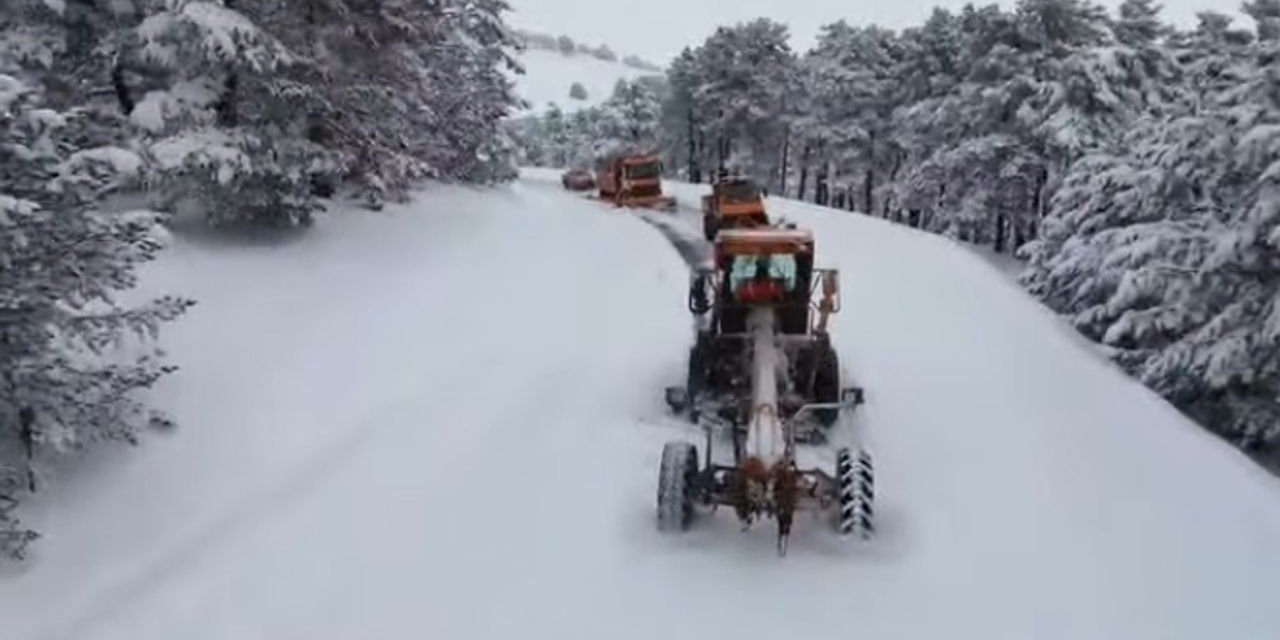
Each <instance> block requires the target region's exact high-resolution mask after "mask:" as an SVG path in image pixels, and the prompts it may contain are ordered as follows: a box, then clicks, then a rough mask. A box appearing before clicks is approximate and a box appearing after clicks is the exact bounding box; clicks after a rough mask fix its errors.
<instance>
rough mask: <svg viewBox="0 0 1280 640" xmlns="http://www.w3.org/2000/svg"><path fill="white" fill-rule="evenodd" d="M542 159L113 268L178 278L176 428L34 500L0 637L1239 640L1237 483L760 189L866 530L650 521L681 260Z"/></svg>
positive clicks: (936, 289)
mask: <svg viewBox="0 0 1280 640" xmlns="http://www.w3.org/2000/svg"><path fill="white" fill-rule="evenodd" d="M556 175H557V174H556V172H549V171H530V172H528V177H527V178H526V179H525V180H524V181H522V182H521V183H518V184H516V185H515V186H513V187H510V188H503V189H495V190H490V191H472V190H465V189H455V188H441V189H436V190H433V191H431V192H429V193H427V194H424V196H423V199H422V200H421V202H419V203H417V204H415V205H413V206H410V207H404V208H398V209H390V210H388V212H386V213H383V214H370V213H365V212H349V213H345V214H343V215H341V216H330V217H327V218H325V219H323V220H321V222H320V225H319V227H318V228H317V229H316V230H315V231H314V232H313V233H311V234H309V235H308V236H307V237H304V238H303V239H301V240H299V241H297V242H296V243H292V244H288V245H283V246H257V247H246V246H212V245H211V244H210V243H209V242H207V241H205V242H196V241H192V240H185V241H180V242H179V244H178V246H177V247H176V248H175V249H174V250H173V251H171V252H170V253H169V254H168V255H167V256H166V257H165V258H164V259H163V261H162V262H161V263H160V264H159V265H158V269H157V270H156V272H155V273H154V274H152V275H151V279H150V283H151V286H152V287H155V288H159V289H165V290H178V291H182V292H184V293H187V294H189V295H193V296H195V297H197V298H199V299H200V306H199V307H197V308H196V309H194V310H193V311H192V312H191V314H190V316H189V317H188V318H185V319H184V320H183V321H181V322H180V323H179V325H178V326H177V327H175V329H174V330H173V331H171V332H170V333H169V335H168V337H169V344H170V346H171V351H172V353H173V356H174V358H175V359H176V360H177V361H178V362H179V363H180V364H181V365H183V367H184V369H183V370H182V371H181V372H180V373H179V374H177V375H176V376H175V377H174V378H173V379H172V380H171V381H169V383H168V384H166V386H165V387H164V388H162V389H160V394H161V395H162V396H163V397H164V398H165V400H166V402H167V403H168V404H169V405H170V406H171V407H172V409H173V410H174V412H175V413H176V414H177V417H178V418H179V419H180V420H181V422H182V428H181V429H180V430H179V431H178V432H177V433H176V434H174V436H173V437H172V438H170V439H153V440H150V441H148V442H147V443H146V445H145V446H144V447H142V448H141V450H139V451H136V452H131V454H129V455H127V456H125V457H124V459H123V461H112V464H111V465H103V466H104V468H101V469H96V470H91V471H87V472H85V473H84V474H82V475H81V476H80V477H77V478H73V479H71V480H69V481H68V483H66V484H64V485H63V487H62V488H61V489H60V490H59V492H58V494H57V495H52V496H49V497H48V498H47V502H48V504H49V505H55V506H49V507H48V508H47V509H45V510H44V511H41V512H38V513H37V514H35V515H36V517H35V518H34V520H36V522H35V524H38V525H41V526H43V527H45V528H46V529H47V530H48V532H49V535H48V538H47V539H46V540H44V541H42V543H41V545H40V547H39V548H40V555H39V556H38V557H37V558H36V559H35V560H34V561H33V563H32V565H31V566H30V567H28V568H27V570H26V572H25V574H24V575H16V576H11V577H7V578H4V582H0V637H2V638H5V639H6V640H7V639H9V638H20V639H23V640H26V639H32V640H35V639H44V638H59V639H61V638H67V639H71V638H77V639H80V638H82V639H95V640H113V639H121V640H124V639H128V640H160V639H165V640H168V639H172V638H183V639H184V640H186V639H190V640H198V639H215V638H216V639H219V640H226V639H231V638H234V639H236V640H253V639H259V638H261V639H268V638H270V639H272V640H280V639H295V638H296V639H308V640H310V639H314V638H378V639H380V640H381V639H389V638H405V639H409V638H415V639H416V638H530V639H533V638H619V639H632V638H634V639H637V640H653V639H655V638H701V637H709V636H714V637H733V638H761V639H763V638H770V639H776V638H835V637H849V638H855V637H856V638H886V639H889V638H920V639H925V638H928V639H930V640H933V639H939V638H983V639H984V640H985V639H991V638H1011V639H1012V638H1033V637H1034V638H1091V639H1100V638H1115V639H1126V640H1129V639H1133V638H1160V639H1162V640H1163V639H1173V638H1210V637H1214V638H1216V637H1222V638H1233V639H1234V638H1260V639H1261V638H1270V637H1274V630H1275V621H1274V615H1273V613H1272V611H1273V605H1274V602H1273V601H1274V585H1275V581H1276V577H1277V576H1280V490H1278V489H1277V483H1276V482H1275V481H1274V480H1273V479H1272V478H1270V477H1269V476H1266V475H1265V474H1263V473H1262V472H1260V471H1257V470H1256V469H1255V468H1254V467H1253V466H1252V465H1251V464H1250V463H1249V462H1248V461H1246V460H1244V459H1243V458H1242V457H1241V456H1239V455H1237V454H1235V453H1234V452H1233V451H1231V450H1230V449H1229V448H1227V447H1226V446H1224V445H1221V444H1219V443H1217V442H1216V441H1214V440H1213V439H1212V438H1211V437H1209V436H1207V435H1205V434H1204V433H1203V432H1202V431H1200V430H1199V429H1198V428H1196V427H1195V426H1193V425H1191V424H1189V423H1188V422H1186V421H1185V420H1183V419H1182V418H1181V417H1179V416H1178V415H1177V414H1176V413H1175V412H1173V411H1172V410H1171V409H1169V408H1168V407H1167V406H1166V405H1164V404H1163V403H1162V402H1160V401H1159V400H1158V399H1157V398H1155V397H1154V396H1153V395H1152V394H1150V393H1147V392H1146V391H1145V390H1143V389H1142V388H1141V387H1139V386H1137V385H1136V384H1134V383H1132V382H1130V381H1128V380H1127V379H1125V378H1124V377H1123V376H1122V375H1121V374H1119V373H1118V372H1117V371H1115V370H1114V369H1113V368H1111V367H1110V366H1109V365H1107V364H1106V363H1104V362H1102V361H1100V360H1098V359H1097V358H1096V357H1095V356H1093V355H1092V354H1090V353H1088V352H1087V351H1085V350H1083V349H1081V348H1080V347H1079V346H1078V345H1077V344H1076V341H1075V340H1073V339H1072V338H1071V336H1069V335H1068V334H1067V333H1065V332H1064V331H1063V330H1062V328H1061V326H1060V324H1059V323H1058V322H1057V321H1056V320H1055V319H1054V318H1053V317H1052V316H1051V315H1050V314H1048V313H1047V312H1045V311H1043V310H1042V309H1041V308H1039V307H1038V306H1037V305H1035V304H1034V303H1033V302H1032V301H1031V300H1029V299H1028V298H1027V297H1025V296H1024V295H1022V293H1021V292H1019V291H1018V290H1017V289H1016V288H1015V287H1014V286H1013V285H1012V284H1010V283H1008V282H1007V281H1006V280H1005V279H1004V278H1003V276H1001V275H1000V274H999V273H998V272H997V271H996V270H995V269H994V268H992V267H990V266H988V265H987V264H985V263H984V262H983V261H982V260H981V259H980V258H977V257H975V256H973V255H972V254H970V253H969V252H967V251H965V250H963V249H961V248H959V247H956V246H954V245H952V244H950V243H949V242H947V241H945V240H942V239H939V238H933V237H927V236H923V235H920V234H916V233H913V232H910V231H908V230H905V229H902V228H898V227H893V226H890V225H888V224H886V223H882V222H879V221H877V220H873V219H870V218H866V217H863V216H858V215H852V214H843V213H838V212H829V211H824V210H818V209H814V208H810V207H806V206H803V205H797V204H794V203H787V202H784V201H780V200H777V199H771V200H770V201H769V207H770V210H771V212H773V213H775V214H782V215H785V216H787V217H789V218H792V219H793V220H794V221H796V222H798V223H800V224H802V225H804V226H810V227H811V228H813V229H814V230H815V231H816V233H817V237H818V246H819V252H820V256H819V261H820V262H823V263H825V264H827V265H830V266H836V267H839V268H840V269H841V275H842V284H843V298H844V308H843V310H842V312H841V313H840V314H839V315H838V316H837V317H836V318H835V328H834V331H835V336H834V337H835V341H836V345H837V347H838V348H839V350H840V355H841V359H842V361H843V363H844V364H845V366H846V368H847V369H848V371H849V373H850V374H852V375H853V376H854V377H855V379H856V382H857V383H858V384H861V385H863V386H865V387H866V388H867V394H868V404H867V405H866V406H864V407H861V408H860V410H862V411H863V414H862V416H861V418H860V419H861V420H862V421H863V424H865V425H866V426H867V427H868V428H869V430H870V431H869V435H870V438H871V445H872V447H873V452H874V453H875V455H876V466H877V470H878V472H879V476H878V479H877V484H878V491H877V497H878V500H879V503H878V509H877V514H878V516H879V518H880V520H879V525H880V531H879V537H878V538H877V539H875V540H873V541H871V542H870V543H869V544H863V543H859V542H857V541H855V540H841V539H838V538H837V537H835V536H834V534H833V533H831V531H830V528H829V525H827V524H826V523H825V522H814V521H811V520H810V519H808V518H799V519H797V522H796V527H795V531H794V534H793V537H792V540H791V544H790V552H789V555H788V556H787V557H786V558H782V559H780V558H779V557H778V556H777V555H776V554H775V552H774V547H773V535H774V530H773V527H772V526H771V525H768V524H766V525H763V526H758V527H757V528H755V529H753V530H751V531H749V532H747V533H740V532H739V531H738V524H737V522H736V520H734V518H733V516H732V514H730V513H726V512H724V511H722V512H721V513H719V514H716V515H715V516H711V515H703V516H702V517H700V518H699V519H698V520H697V521H696V524H695V527H694V529H693V530H692V531H690V532H688V533H686V534H683V535H678V536H661V535H659V534H658V533H657V531H656V530H655V524H654V497H655V488H656V473H657V467H658V457H659V454H660V451H661V446H662V443H663V442H664V441H666V440H668V439H672V438H688V439H690V440H691V441H694V442H698V443H699V444H700V443H701V439H700V437H699V435H698V434H697V433H695V432H693V431H692V430H691V429H690V427H689V426H688V425H685V424H682V423H681V422H679V421H676V420H673V419H670V418H668V417H666V416H665V410H664V407H663V405H662V387H663V386H664V385H667V384H679V383H681V382H682V375H683V370H684V366H685V355H686V353H687V347H688V344H689V340H690V339H691V323H690V319H689V316H688V312H687V310H686V308H685V294H686V286H687V279H686V277H687V276H686V268H685V265H684V263H683V262H682V260H681V258H680V255H679V253H677V251H676V250H675V249H674V248H673V247H672V246H671V244H670V243H669V242H668V241H667V239H666V238H665V237H664V235H663V234H662V233H660V232H659V230H657V229H655V228H654V227H653V226H652V225H650V224H646V222H644V221H643V220H642V219H641V217H640V216H637V215H634V214H632V213H629V212H627V211H625V210H618V209H613V208H610V207H606V206H605V205H602V204H600V203H596V202H591V201H589V200H586V199H584V198H583V197H581V196H579V195H574V194H568V193H567V192H564V191H562V190H561V189H560V188H559V184H558V182H557V181H556ZM676 189H677V191H678V192H679V193H678V195H680V196H681V198H682V201H683V202H685V203H687V204H690V205H692V204H695V203H696V197H697V194H698V193H700V188H698V187H693V186H677V187H676ZM646 215H651V216H652V215H666V216H669V218H668V219H667V220H666V221H667V223H668V226H669V229H668V231H669V232H671V233H679V232H680V230H681V229H683V230H684V234H685V238H686V239H690V240H689V241H690V242H693V241H696V234H697V229H699V228H700V227H697V226H695V223H696V214H693V213H690V212H686V213H684V214H678V215H672V214H646ZM672 230H674V231H672Z"/></svg>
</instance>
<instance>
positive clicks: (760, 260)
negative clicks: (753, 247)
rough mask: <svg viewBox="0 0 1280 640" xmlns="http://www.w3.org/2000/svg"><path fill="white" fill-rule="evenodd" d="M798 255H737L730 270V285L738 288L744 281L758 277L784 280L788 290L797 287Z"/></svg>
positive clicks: (733, 288) (732, 287) (734, 288)
mask: <svg viewBox="0 0 1280 640" xmlns="http://www.w3.org/2000/svg"><path fill="white" fill-rule="evenodd" d="M796 273H797V267H796V257H795V255H793V254H790V253H774V254H767V255H759V256H736V257H735V258H734V259H733V265H732V267H731V268H730V271H729V287H730V288H731V289H732V290H737V289H738V288H739V287H740V286H741V285H742V284H743V283H744V282H747V281H750V280H754V279H756V278H769V279H774V280H780V281H782V287H783V289H785V290H786V291H788V292H792V291H795V289H796V277H797V276H796Z"/></svg>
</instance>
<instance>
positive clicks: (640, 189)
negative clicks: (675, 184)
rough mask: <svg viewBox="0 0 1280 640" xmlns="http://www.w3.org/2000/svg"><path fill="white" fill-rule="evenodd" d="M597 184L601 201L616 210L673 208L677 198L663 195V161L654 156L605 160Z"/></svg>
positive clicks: (597, 177)
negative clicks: (616, 207)
mask: <svg viewBox="0 0 1280 640" xmlns="http://www.w3.org/2000/svg"><path fill="white" fill-rule="evenodd" d="M596 184H597V185H598V186H599V188H600V199H601V200H609V201H611V202H613V203H614V205H616V206H619V207H638V208H645V209H667V210H673V209H675V208H676V199H675V198H672V197H670V196H665V195H663V193H662V158H660V157H658V156H657V155H656V154H632V155H620V156H616V157H613V158H607V159H605V160H604V161H603V163H602V164H601V166H600V167H599V169H598V171H597V175H596Z"/></svg>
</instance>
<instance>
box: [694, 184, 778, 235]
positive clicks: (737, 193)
mask: <svg viewBox="0 0 1280 640" xmlns="http://www.w3.org/2000/svg"><path fill="white" fill-rule="evenodd" d="M767 226H769V216H768V215H767V214H766V213H765V210H764V197H763V193H762V190H761V189H760V185H758V184H756V183H755V182H753V181H752V180H750V179H747V178H743V177H740V176H723V177H720V178H719V179H717V180H716V181H715V183H713V184H712V185H711V193H710V194H709V195H706V196H703V197H702V234H703V236H704V237H706V239H707V240H708V241H712V240H715V237H716V234H717V233H719V231H720V230H721V229H750V228H754V227H767Z"/></svg>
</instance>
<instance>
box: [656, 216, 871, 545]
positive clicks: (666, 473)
mask: <svg viewBox="0 0 1280 640" xmlns="http://www.w3.org/2000/svg"><path fill="white" fill-rule="evenodd" d="M813 259H814V241H813V236H812V234H811V233H810V232H809V231H806V230H797V229H789V228H766V229H726V230H724V231H721V232H720V233H719V234H718V235H717V237H716V240H715V264H714V267H713V268H711V269H705V270H700V271H699V272H696V273H695V274H694V276H693V277H692V279H691V284H690V291H689V308H690V311H691V312H692V313H693V314H694V315H695V316H697V317H698V318H699V321H700V324H701V326H700V327H699V329H698V335H697V339H696V341H695V343H694V345H693V347H692V348H691V349H690V353H689V370H688V379H687V381H686V386H684V387H669V388H668V389H667V390H666V400H667V403H668V404H669V405H670V406H671V408H672V410H673V411H675V412H677V413H687V414H688V416H689V417H690V418H691V419H692V420H693V421H694V422H696V423H699V424H701V425H702V426H703V427H704V429H705V431H706V451H705V454H706V455H705V458H704V459H703V460H699V457H698V451H697V447H696V446H695V445H694V444H692V443H689V442H683V441H673V442H669V443H667V444H666V446H665V447H664V449H663V452H662V464H661V467H660V469H659V477H658V496H657V502H658V504H657V511H658V514H657V515H658V528H659V529H660V530H662V531H682V530H685V529H687V528H688V527H689V526H690V524H691V522H692V519H693V517H694V514H695V510H696V508H697V507H699V506H711V507H713V508H714V507H716V506H721V505H724V506H729V507H732V508H733V509H734V511H735V513H736V514H737V516H738V518H739V519H740V520H741V521H742V523H743V525H744V530H745V529H746V528H749V527H750V526H751V525H752V524H753V523H754V522H755V521H756V520H759V519H763V518H770V517H771V518H773V519H775V520H776V521H777V523H778V552H779V553H780V554H785V553H786V549H787V540H788V538H789V536H790V533H791V524H792V521H793V519H794V514H795V512H796V511H801V510H816V511H823V512H826V511H834V512H835V517H834V525H835V527H836V529H837V531H839V532H840V533H841V534H851V533H855V532H856V533H859V534H860V535H861V536H862V537H863V538H868V537H870V535H871V533H872V530H873V527H872V504H873V500H874V478H873V468H872V463H871V456H870V454H868V453H867V451H866V450H865V449H864V448H862V447H861V446H857V445H856V444H855V445H854V446H851V447H845V448H841V449H839V450H838V452H837V455H836V464H835V469H834V474H832V473H827V472H826V471H823V470H820V469H801V468H800V467H799V465H798V463H797V459H796V449H797V446H798V444H799V443H801V442H814V441H817V442H821V441H823V440H825V436H826V435H827V434H828V432H829V431H830V429H831V427H832V426H833V425H835V424H836V423H837V421H839V420H840V419H841V418H842V417H845V416H847V415H848V413H849V412H851V411H853V409H854V408H855V407H856V406H858V405H860V404H862V402H863V390H862V389H861V388H858V387H848V388H842V387H841V380H840V366H839V362H838V360H837V357H836V352H835V349H834V348H833V347H832V346H831V339H830V335H829V334H828V332H827V324H828V321H829V319H830V316H831V314H833V313H836V312H838V311H839V308H840V300H839V274H838V273H837V272H836V271H835V270H830V269H815V268H814V266H813ZM717 427H728V428H727V429H717ZM725 430H727V431H728V432H729V435H730V440H731V442H732V454H733V455H732V461H731V462H730V463H727V464H724V463H716V462H714V461H713V456H712V448H713V442H714V441H715V440H716V438H715V437H714V435H713V434H714V433H715V432H717V431H725ZM851 431H852V430H851ZM721 440H723V438H721Z"/></svg>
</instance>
